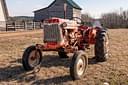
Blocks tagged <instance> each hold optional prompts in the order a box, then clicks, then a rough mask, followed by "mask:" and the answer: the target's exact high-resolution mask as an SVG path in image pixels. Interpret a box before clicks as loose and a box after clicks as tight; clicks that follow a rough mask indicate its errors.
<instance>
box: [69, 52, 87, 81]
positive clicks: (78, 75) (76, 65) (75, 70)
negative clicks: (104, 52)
mask: <svg viewBox="0 0 128 85" xmlns="http://www.w3.org/2000/svg"><path fill="white" fill-rule="evenodd" d="M87 66H88V59H87V56H86V54H85V53H84V52H83V51H78V52H76V53H75V54H74V56H73V58H72V61H71V65H70V75H71V77H72V79H73V80H79V79H82V78H83V77H84V76H85V72H86V69H87Z"/></svg>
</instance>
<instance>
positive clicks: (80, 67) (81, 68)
mask: <svg viewBox="0 0 128 85" xmlns="http://www.w3.org/2000/svg"><path fill="white" fill-rule="evenodd" d="M84 70H85V60H84V59H82V58H81V59H79V60H78V63H77V73H78V75H82V74H83V73H84Z"/></svg>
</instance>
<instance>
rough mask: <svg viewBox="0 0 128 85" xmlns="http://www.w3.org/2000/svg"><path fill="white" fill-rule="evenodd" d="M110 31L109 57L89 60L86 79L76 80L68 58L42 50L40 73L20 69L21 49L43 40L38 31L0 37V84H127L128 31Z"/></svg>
mask: <svg viewBox="0 0 128 85" xmlns="http://www.w3.org/2000/svg"><path fill="white" fill-rule="evenodd" d="M109 34H110V48H111V50H110V51H111V57H110V58H109V60H108V61H107V62H104V63H91V59H90V63H89V67H88V70H87V73H86V76H85V78H84V79H83V80H78V81H72V80H71V78H70V76H69V68H68V67H69V65H70V59H67V60H62V59H59V58H58V55H57V53H54V52H49V53H43V55H44V57H43V61H42V68H41V70H40V72H38V73H33V72H25V71H24V70H23V68H22V64H21V57H22V54H23V51H24V49H25V48H26V47H27V46H30V45H32V44H35V43H41V42H42V38H41V36H42V35H41V32H40V33H39V32H38V33H26V34H23V35H18V36H12V37H6V36H4V37H0V85H8V84H9V85H22V84H24V85H25V84H26V85H31V84H32V85H40V84H41V85H43V84H44V85H49V84H50V85H51V84H52V85H54V84H59V85H60V84H64V85H104V83H105V82H107V83H109V84H110V85H128V30H127V29H118V30H109ZM10 36H11V35H10ZM91 52H92V50H91ZM92 56H93V55H90V57H92Z"/></svg>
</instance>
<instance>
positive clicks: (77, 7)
mask: <svg viewBox="0 0 128 85" xmlns="http://www.w3.org/2000/svg"><path fill="white" fill-rule="evenodd" d="M67 3H68V4H70V5H71V6H72V7H74V8H76V9H80V10H82V8H81V7H80V6H79V5H78V4H76V3H75V2H74V1H73V0H67Z"/></svg>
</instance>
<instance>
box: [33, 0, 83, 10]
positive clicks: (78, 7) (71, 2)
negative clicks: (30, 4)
mask: <svg viewBox="0 0 128 85" xmlns="http://www.w3.org/2000/svg"><path fill="white" fill-rule="evenodd" d="M55 2H56V0H55V1H53V2H52V3H51V4H50V5H49V6H48V7H46V8H49V7H50V6H51V5H53V4H54V3H55ZM66 2H67V3H68V4H69V5H71V6H72V7H73V8H76V9H79V10H82V8H81V7H80V6H79V5H78V4H76V3H75V2H74V1H73V0H66ZM46 8H42V9H39V10H36V11H34V12H38V11H41V10H43V9H46Z"/></svg>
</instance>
